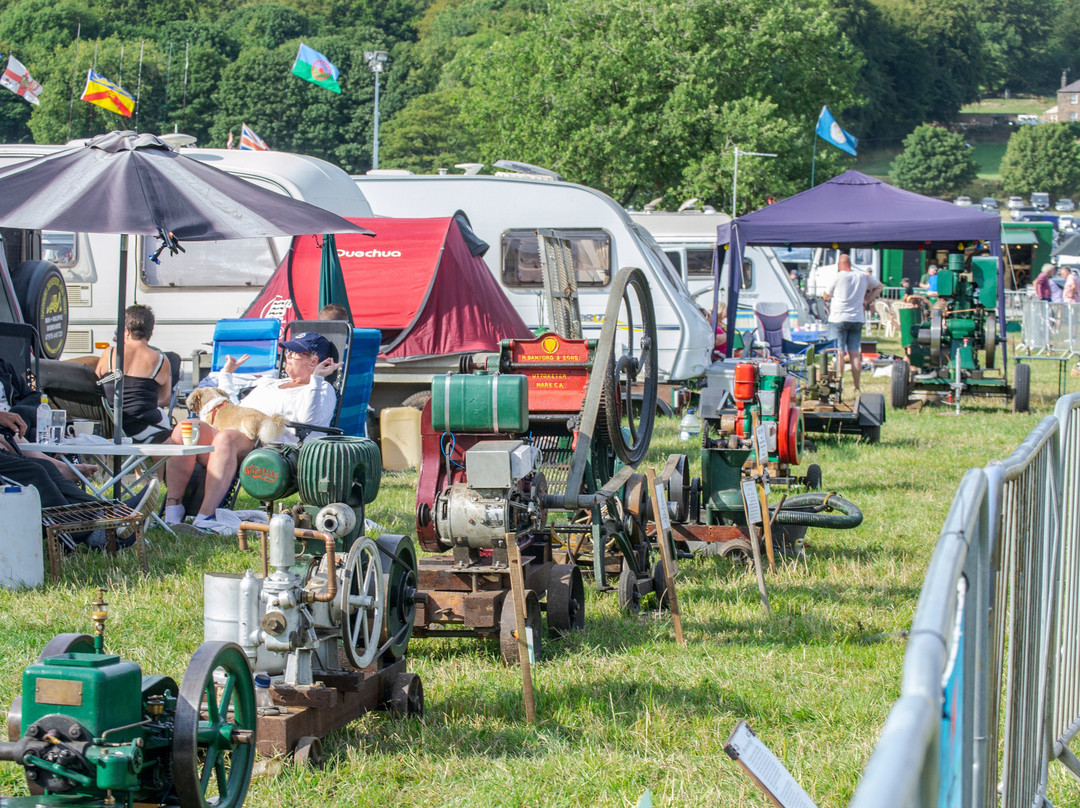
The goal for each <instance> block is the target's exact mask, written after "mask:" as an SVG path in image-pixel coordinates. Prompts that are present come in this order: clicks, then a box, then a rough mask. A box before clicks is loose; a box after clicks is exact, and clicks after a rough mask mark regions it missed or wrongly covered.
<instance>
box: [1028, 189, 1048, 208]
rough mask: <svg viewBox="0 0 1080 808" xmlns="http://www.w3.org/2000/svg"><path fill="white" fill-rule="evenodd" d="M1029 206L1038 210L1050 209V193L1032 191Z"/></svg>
mask: <svg viewBox="0 0 1080 808" xmlns="http://www.w3.org/2000/svg"><path fill="white" fill-rule="evenodd" d="M1031 207H1033V208H1038V209H1039V210H1050V194H1048V193H1046V191H1033V192H1032V194H1031Z"/></svg>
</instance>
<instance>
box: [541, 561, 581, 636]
mask: <svg viewBox="0 0 1080 808" xmlns="http://www.w3.org/2000/svg"><path fill="white" fill-rule="evenodd" d="M547 623H548V633H549V634H551V636H552V637H564V636H566V635H567V634H569V633H570V632H571V631H581V630H582V629H583V628H585V583H584V581H583V580H582V577H581V570H580V569H579V568H578V566H577V564H556V565H554V566H552V568H551V572H550V573H549V575H548V589H547Z"/></svg>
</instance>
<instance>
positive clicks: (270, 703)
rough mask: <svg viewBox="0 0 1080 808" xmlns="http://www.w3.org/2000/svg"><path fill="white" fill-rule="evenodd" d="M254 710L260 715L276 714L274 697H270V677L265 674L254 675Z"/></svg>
mask: <svg viewBox="0 0 1080 808" xmlns="http://www.w3.org/2000/svg"><path fill="white" fill-rule="evenodd" d="M255 709H256V711H257V712H258V713H259V714H261V715H269V714H273V713H276V712H277V709H276V708H275V707H274V697H273V696H271V695H270V677H269V676H268V675H267V674H265V673H256V674H255Z"/></svg>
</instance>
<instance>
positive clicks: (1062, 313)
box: [1020, 297, 1080, 356]
mask: <svg viewBox="0 0 1080 808" xmlns="http://www.w3.org/2000/svg"><path fill="white" fill-rule="evenodd" d="M1020 306H1021V330H1020V344H1021V345H1023V346H1024V347H1025V348H1026V349H1027V350H1028V351H1029V352H1030V353H1034V354H1057V355H1061V354H1064V355H1066V356H1074V355H1077V354H1080V304H1078V303H1051V302H1050V301H1049V300H1039V299H1038V298H1035V297H1025V298H1023V299H1022V300H1021V301H1020Z"/></svg>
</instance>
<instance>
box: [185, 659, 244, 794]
mask: <svg viewBox="0 0 1080 808" xmlns="http://www.w3.org/2000/svg"><path fill="white" fill-rule="evenodd" d="M254 762H255V684H254V682H253V681H252V673H251V668H250V667H249V666H248V661H247V657H246V656H244V651H243V649H241V648H240V646H239V645H236V644H235V643H231V642H205V643H203V644H202V645H200V646H199V648H198V650H197V651H196V652H195V656H193V657H192V658H191V664H190V665H188V669H187V671H186V672H185V673H184V679H183V681H182V682H181V683H180V696H179V698H178V699H177V702H176V719H175V732H174V738H173V751H172V766H173V777H174V781H175V787H176V796H177V799H178V801H179V803H180V805H181V806H182V808H209V806H215V807H216V808H240V806H241V805H243V803H244V797H245V795H246V794H247V789H248V785H249V784H250V783H251V768H252V765H253V764H254Z"/></svg>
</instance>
